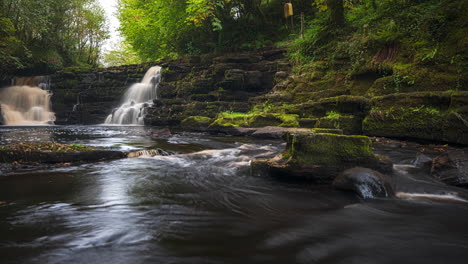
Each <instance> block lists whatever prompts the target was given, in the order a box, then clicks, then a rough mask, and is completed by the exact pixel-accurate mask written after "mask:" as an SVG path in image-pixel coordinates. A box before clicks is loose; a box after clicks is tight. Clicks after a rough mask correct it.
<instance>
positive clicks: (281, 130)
mask: <svg viewBox="0 0 468 264" xmlns="http://www.w3.org/2000/svg"><path fill="white" fill-rule="evenodd" d="M293 132H296V133H297V132H303V133H310V130H308V129H301V128H286V127H273V126H266V127H261V128H258V129H256V130H255V132H253V133H252V137H254V138H262V139H281V138H283V137H284V135H285V134H286V133H293Z"/></svg>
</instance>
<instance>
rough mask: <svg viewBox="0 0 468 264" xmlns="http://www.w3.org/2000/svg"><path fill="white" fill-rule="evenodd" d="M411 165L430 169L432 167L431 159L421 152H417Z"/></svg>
mask: <svg viewBox="0 0 468 264" xmlns="http://www.w3.org/2000/svg"><path fill="white" fill-rule="evenodd" d="M413 165H414V166H416V167H418V168H422V169H424V170H427V171H430V170H431V167H432V159H431V158H430V157H428V156H426V155H424V154H422V153H418V154H417V155H416V158H415V159H414V161H413Z"/></svg>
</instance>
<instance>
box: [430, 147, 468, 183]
mask: <svg viewBox="0 0 468 264" xmlns="http://www.w3.org/2000/svg"><path fill="white" fill-rule="evenodd" d="M431 175H432V177H434V178H436V179H438V180H440V181H442V182H444V183H446V184H449V185H454V186H460V187H464V188H468V150H466V149H458V150H453V151H449V152H447V153H444V154H442V155H440V156H438V157H436V158H434V160H433V163H432V168H431Z"/></svg>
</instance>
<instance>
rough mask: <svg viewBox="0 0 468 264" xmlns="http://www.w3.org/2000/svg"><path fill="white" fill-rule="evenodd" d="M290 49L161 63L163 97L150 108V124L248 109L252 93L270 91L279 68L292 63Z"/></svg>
mask: <svg viewBox="0 0 468 264" xmlns="http://www.w3.org/2000/svg"><path fill="white" fill-rule="evenodd" d="M284 52H285V51H284V50H281V49H270V50H263V51H259V52H255V53H238V54H227V55H223V56H213V55H201V56H190V57H187V58H183V59H180V60H174V61H169V62H164V63H161V64H160V65H161V66H162V67H163V69H164V70H163V76H162V82H161V83H160V85H159V91H160V98H161V99H160V100H159V101H158V104H155V105H154V106H153V107H150V108H148V109H147V115H146V117H145V124H147V125H157V126H161V125H179V124H180V123H181V121H182V120H184V119H186V118H188V117H190V116H205V117H208V118H215V117H216V116H217V115H218V113H220V112H224V111H232V112H244V113H245V112H248V111H249V110H250V109H251V106H252V105H251V104H250V103H249V99H251V98H256V97H258V96H260V95H262V94H265V93H267V92H269V91H270V90H271V89H272V88H273V86H274V84H275V75H276V73H277V72H278V71H281V70H288V69H289V68H290V65H289V63H288V62H286V61H285V60H284V59H283V53H284Z"/></svg>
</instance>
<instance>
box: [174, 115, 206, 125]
mask: <svg viewBox="0 0 468 264" xmlns="http://www.w3.org/2000/svg"><path fill="white" fill-rule="evenodd" d="M212 121H213V119H212V118H209V117H206V116H190V117H187V118H185V119H184V120H182V122H181V123H180V125H181V126H183V127H207V126H209V125H210V124H211V122H212Z"/></svg>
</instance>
